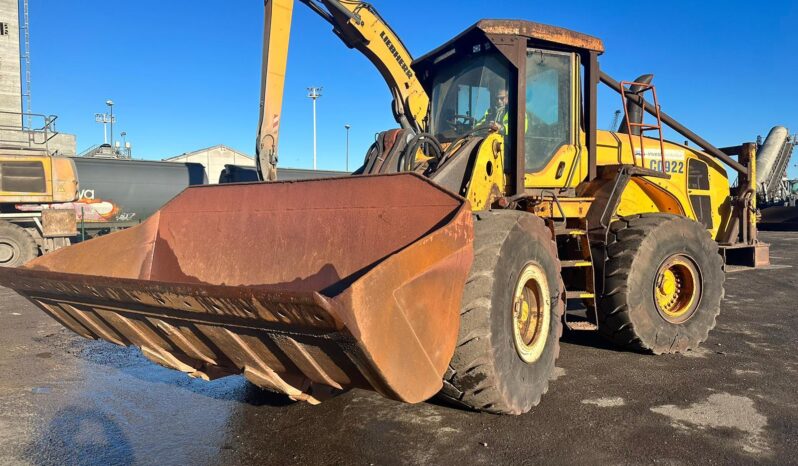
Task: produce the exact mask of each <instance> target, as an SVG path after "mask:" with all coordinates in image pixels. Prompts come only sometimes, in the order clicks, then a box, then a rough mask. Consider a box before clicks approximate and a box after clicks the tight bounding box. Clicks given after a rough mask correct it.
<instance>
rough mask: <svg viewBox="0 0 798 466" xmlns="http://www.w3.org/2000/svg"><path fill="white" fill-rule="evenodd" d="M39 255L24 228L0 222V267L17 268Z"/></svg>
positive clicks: (34, 242)
mask: <svg viewBox="0 0 798 466" xmlns="http://www.w3.org/2000/svg"><path fill="white" fill-rule="evenodd" d="M38 255H39V247H38V246H37V245H36V241H35V240H34V239H33V237H31V235H30V234H29V233H28V232H27V231H25V229H24V228H22V227H20V226H18V225H14V224H13V223H9V222H6V221H3V220H0V267H19V266H20V265H22V264H24V263H25V262H28V261H29V260H31V259H33V258H35V257H37V256H38Z"/></svg>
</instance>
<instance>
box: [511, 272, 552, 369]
mask: <svg viewBox="0 0 798 466" xmlns="http://www.w3.org/2000/svg"><path fill="white" fill-rule="evenodd" d="M550 310H551V298H550V293H549V283H548V280H546V274H545V273H544V272H543V269H542V268H541V267H540V266H539V265H537V264H533V263H529V264H527V265H526V266H524V269H523V270H522V271H521V275H520V276H519V278H518V283H517V284H516V286H515V293H514V294H513V339H514V340H515V349H516V351H517V352H518V356H520V357H521V359H522V360H524V362H526V363H533V362H535V361H537V360H538V359H540V356H541V355H542V354H543V349H544V348H545V347H546V340H547V339H548V336H549V327H550V324H551V313H550Z"/></svg>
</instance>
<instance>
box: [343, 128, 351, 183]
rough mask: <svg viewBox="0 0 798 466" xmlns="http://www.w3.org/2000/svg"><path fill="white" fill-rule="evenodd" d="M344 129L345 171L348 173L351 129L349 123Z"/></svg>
mask: <svg viewBox="0 0 798 466" xmlns="http://www.w3.org/2000/svg"><path fill="white" fill-rule="evenodd" d="M344 128H346V171H347V172H348V171H349V130H350V129H351V128H352V125H350V124H349V123H347V124H345V125H344Z"/></svg>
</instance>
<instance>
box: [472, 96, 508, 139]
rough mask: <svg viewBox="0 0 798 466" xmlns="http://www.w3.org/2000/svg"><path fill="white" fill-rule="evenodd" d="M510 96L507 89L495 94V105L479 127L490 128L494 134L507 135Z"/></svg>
mask: <svg viewBox="0 0 798 466" xmlns="http://www.w3.org/2000/svg"><path fill="white" fill-rule="evenodd" d="M509 99H510V95H509V93H508V92H507V89H505V88H499V89H498V90H497V91H496V92H495V93H494V94H493V103H492V105H491V107H490V108H489V109H488V110H487V111H486V112H485V116H484V117H483V118H482V120H480V121H479V123H478V125H477V126H480V127H488V129H489V131H490V132H492V133H501V134H503V135H505V136H506V135H507V125H508V114H507V104H508V102H509Z"/></svg>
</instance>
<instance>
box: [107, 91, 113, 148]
mask: <svg viewBox="0 0 798 466" xmlns="http://www.w3.org/2000/svg"><path fill="white" fill-rule="evenodd" d="M105 105H107V106H108V108H110V109H111V141H110V142H111V145H112V146H113V145H114V101H113V100H111V99H108V100H106V101H105Z"/></svg>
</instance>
